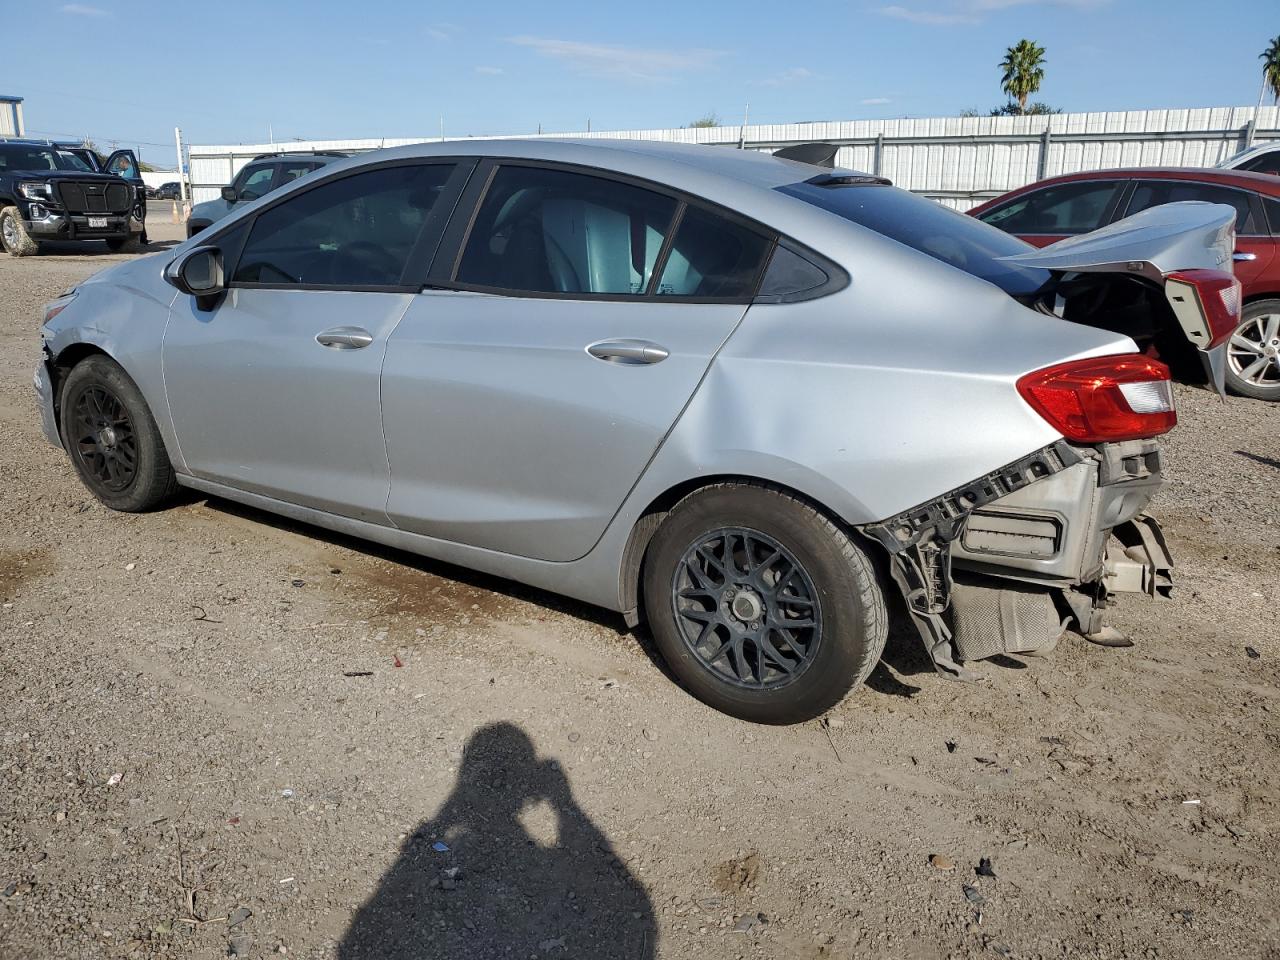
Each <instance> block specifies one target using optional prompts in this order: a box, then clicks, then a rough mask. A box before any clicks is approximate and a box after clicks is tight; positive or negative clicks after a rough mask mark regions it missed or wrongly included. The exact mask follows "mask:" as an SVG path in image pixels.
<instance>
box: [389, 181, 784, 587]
mask: <svg viewBox="0 0 1280 960" xmlns="http://www.w3.org/2000/svg"><path fill="white" fill-rule="evenodd" d="M480 176H481V174H480V173H477V180H478V179H479V178H480ZM673 224H676V226H673ZM673 231H674V239H673V241H672V243H671V245H670V247H671V249H670V253H669V255H668V254H666V253H665V252H664V251H665V248H664V240H666V239H667V237H668V235H669V234H671V233H672V232H673ZM771 244H772V238H771V237H767V236H764V235H762V234H761V233H759V232H756V231H755V230H753V229H750V228H749V227H747V226H745V225H743V224H740V223H738V222H736V221H732V220H731V219H729V218H727V217H726V216H723V215H721V214H717V213H715V212H712V211H709V210H704V209H702V208H700V207H694V206H689V207H683V206H682V205H681V204H680V203H679V201H677V200H676V199H674V198H672V197H668V196H666V195H663V194H661V193H659V192H657V191H651V190H648V189H643V188H641V187H639V186H636V185H634V184H631V183H624V182H621V181H617V180H610V179H605V178H602V177H595V176H588V175H586V174H582V173H575V172H568V171H564V170H558V169H555V168H547V167H532V166H519V165H504V166H502V167H500V168H499V169H498V170H497V172H496V174H495V175H494V177H493V179H492V181H491V184H490V186H489V188H488V192H487V194H486V195H485V197H484V199H483V202H481V203H480V205H479V210H478V213H477V215H476V217H475V222H474V226H472V228H471V230H470V237H469V239H467V240H466V242H465V245H464V246H463V249H462V254H461V256H460V257H459V258H458V266H457V269H456V270H453V268H452V261H450V267H449V270H448V271H446V273H445V275H444V276H442V277H438V278H437V279H438V281H439V282H438V283H436V286H438V287H444V288H446V289H433V290H428V291H426V292H423V293H421V294H419V295H418V296H416V297H414V301H413V303H412V305H411V306H410V307H409V309H408V311H407V313H406V314H405V316H404V319H403V320H402V321H401V323H400V325H399V326H398V327H397V328H396V331H395V332H394V333H393V334H392V336H391V339H390V342H389V344H388V349H387V361H386V365H385V368H384V372H383V380H382V398H383V425H384V431H385V434H386V438H387V448H388V450H387V452H388V457H389V460H390V464H391V478H392V480H391V495H390V498H389V500H388V513H389V515H390V518H391V520H392V522H394V523H395V524H396V525H397V526H400V527H402V528H404V529H408V530H412V531H414V532H418V533H422V534H426V535H429V536H433V537H437V538H441V539H445V540H451V541H456V542H461V543H466V544H470V545H473V546H479V547H484V548H487V549H491V550H496V551H501V552H503V553H510V554H515V555H519V556H524V557H534V558H538V559H544V560H558V561H563V560H573V559H576V558H578V557H581V556H583V555H584V554H586V553H587V552H588V551H589V550H590V549H591V547H592V546H593V545H594V544H595V542H596V541H597V540H598V539H599V537H600V536H601V535H602V534H603V532H604V530H605V528H606V527H607V526H608V523H609V521H610V520H611V519H612V517H613V515H614V514H615V513H616V512H617V510H618V508H619V507H620V506H621V505H622V502H623V500H624V499H625V498H626V496H627V494H628V492H629V491H630V490H631V488H632V486H633V485H634V484H635V482H636V480H637V479H638V478H639V477H640V475H641V474H642V473H643V471H644V469H645V467H646V465H647V464H648V462H649V460H650V459H651V458H652V457H653V455H654V453H655V452H656V450H657V448H658V446H659V444H660V443H661V442H662V439H663V437H664V436H665V435H666V434H667V432H668V431H669V430H670V429H671V427H672V425H673V424H674V422H675V420H676V418H677V417H678V416H679V415H680V412H681V410H682V409H683V408H684V406H685V404H686V403H687V402H688V400H689V398H690V397H691V396H692V394H693V392H694V390H695V389H697V386H698V383H699V382H700V380H701V379H702V377H703V375H704V374H705V373H706V371H707V368H708V365H709V364H710V363H711V361H712V358H713V357H714V355H715V353H716V351H717V349H718V348H719V347H720V345H721V344H722V343H723V342H724V341H725V339H726V338H727V337H728V336H729V334H730V333H731V332H732V331H733V329H734V327H735V326H736V325H737V323H738V322H739V320H741V318H742V316H743V314H744V313H745V311H746V309H747V304H748V303H749V301H750V298H751V296H752V295H753V293H754V291H755V285H756V282H757V279H758V277H759V274H760V272H761V269H762V268H763V265H764V262H765V260H766V259H767V256H768V253H769V250H770V249H771ZM445 252H447V251H442V256H443V254H444V253H445ZM439 259H441V258H438V261H439ZM445 259H448V258H445ZM435 272H436V271H433V273H435Z"/></svg>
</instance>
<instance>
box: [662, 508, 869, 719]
mask: <svg viewBox="0 0 1280 960" xmlns="http://www.w3.org/2000/svg"><path fill="white" fill-rule="evenodd" d="M644 593H645V610H646V613H647V614H648V619H649V625H650V628H651V629H652V631H653V636H654V641H655V642H656V644H657V646H658V649H659V650H660V651H661V653H662V656H663V658H664V659H665V660H666V662H667V664H668V666H670V668H671V670H672V672H674V673H675V674H676V676H677V677H678V678H679V679H680V681H681V682H682V683H683V684H684V685H685V686H686V687H687V688H688V689H689V691H690V692H691V693H693V695H694V696H696V697H698V699H700V700H702V701H703V702H704V703H707V704H709V705H710V706H713V707H715V708H716V709H717V710H721V711H723V712H724V713H727V714H730V715H732V716H735V717H739V718H741V719H743V720H751V721H754V722H756V723H777V724H780V723H798V722H800V721H803V720H809V719H812V718H814V717H817V716H820V715H821V714H822V713H824V712H825V711H827V710H829V709H830V708H831V707H833V706H835V705H836V704H837V703H839V702H840V701H841V700H842V699H843V698H844V697H845V695H846V694H847V693H848V692H849V691H850V690H852V689H853V688H854V687H855V686H857V685H858V684H859V683H861V682H862V681H863V680H865V679H866V677H867V675H868V674H870V672H871V671H872V669H873V668H874V667H875V665H876V664H877V663H878V662H879V660H880V654H881V652H882V651H883V650H884V644H885V639H886V637H887V635H888V616H887V613H886V611H885V603H884V595H883V593H882V591H881V588H880V583H879V581H878V579H877V577H876V574H875V570H874V569H873V567H872V564H871V560H870V558H869V557H868V556H867V554H866V552H865V551H864V550H863V549H862V548H861V547H860V546H859V545H858V544H857V543H855V542H854V541H853V539H852V538H851V537H850V536H849V535H848V534H847V533H846V532H845V531H844V530H842V529H841V528H840V527H839V526H837V525H836V524H835V523H833V522H832V521H831V520H830V519H829V518H828V517H826V516H825V515H824V514H822V513H821V512H819V511H818V510H816V509H814V508H813V507H812V506H810V505H809V504H808V503H805V502H804V501H802V500H800V499H798V498H797V497H794V496H792V495H791V494H788V493H785V492H783V491H781V490H776V489H774V488H771V487H766V486H763V485H759V484H749V483H740V484H718V485H716V486H712V487H707V488H704V489H702V490H699V491H698V492H696V493H693V494H691V495H690V496H688V497H686V498H685V499H684V500H682V501H681V502H680V503H678V504H677V505H676V506H675V507H674V508H673V509H672V511H671V513H670V514H669V515H668V516H667V518H666V519H665V520H664V521H663V524H662V526H661V527H659V529H658V532H657V533H656V534H655V535H654V538H653V542H652V543H651V544H650V546H649V550H648V551H647V553H646V559H645V573H644Z"/></svg>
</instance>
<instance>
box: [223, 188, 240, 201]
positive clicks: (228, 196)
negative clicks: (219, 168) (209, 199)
mask: <svg viewBox="0 0 1280 960" xmlns="http://www.w3.org/2000/svg"><path fill="white" fill-rule="evenodd" d="M222 199H223V200H225V201H227V203H235V202H236V201H237V200H239V199H240V195H239V194H238V193H236V188H235V187H223V188H222Z"/></svg>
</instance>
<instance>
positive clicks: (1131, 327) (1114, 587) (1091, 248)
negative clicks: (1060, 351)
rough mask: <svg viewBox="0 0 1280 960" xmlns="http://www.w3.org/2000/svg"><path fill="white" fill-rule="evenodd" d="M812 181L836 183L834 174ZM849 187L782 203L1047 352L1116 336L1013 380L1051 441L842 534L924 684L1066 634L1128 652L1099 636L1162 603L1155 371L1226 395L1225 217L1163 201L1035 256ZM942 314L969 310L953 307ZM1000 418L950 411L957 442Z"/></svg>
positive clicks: (1226, 211) (1166, 414) (1168, 565)
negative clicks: (885, 240)
mask: <svg viewBox="0 0 1280 960" xmlns="http://www.w3.org/2000/svg"><path fill="white" fill-rule="evenodd" d="M815 182H825V184H826V186H827V189H828V190H830V188H831V187H833V186H839V185H840V184H839V182H838V178H836V177H828V178H827V179H826V180H825V181H824V178H814V180H813V181H810V182H809V183H810V184H813V183H815ZM852 184H853V181H849V185H848V186H847V187H846V189H848V190H849V192H848V193H846V194H845V195H844V196H843V197H839V198H838V199H828V197H818V195H817V194H815V193H814V192H813V191H812V190H811V189H810V188H809V187H808V186H807V185H806V187H805V190H806V191H808V195H804V193H802V192H801V191H796V192H797V195H800V197H801V199H806V200H809V201H810V202H814V203H816V204H817V205H819V206H823V207H825V208H827V209H829V210H832V212H837V213H839V214H840V215H842V216H844V217H845V218H846V219H849V220H852V221H854V222H856V223H859V224H860V225H862V226H867V227H870V228H871V229H873V230H876V231H877V232H880V233H883V234H885V235H887V236H889V237H890V238H891V239H894V240H897V241H898V242H900V243H903V244H905V245H907V246H910V247H913V248H914V249H916V250H918V251H920V252H922V253H926V254H928V255H929V256H931V257H933V258H934V259H936V260H940V261H942V262H943V263H948V264H950V265H951V266H955V267H957V268H959V269H960V270H962V271H964V272H966V273H969V274H971V275H973V276H977V277H979V278H980V279H984V280H987V281H988V282H990V283H992V284H994V285H995V286H997V287H999V288H1001V289H1002V290H1003V291H1004V292H1005V293H1006V294H1007V295H1008V297H1009V298H1010V299H1012V300H1013V301H1016V302H1017V304H1019V305H1020V307H1022V308H1023V310H1024V311H1029V312H1034V313H1037V314H1040V315H1041V316H1042V319H1043V323H1044V324H1045V326H1044V334H1045V340H1046V342H1047V341H1050V340H1052V339H1053V337H1054V336H1055V333H1056V332H1060V331H1062V330H1063V329H1065V327H1064V324H1065V325H1070V326H1072V327H1077V328H1078V327H1089V328H1093V329H1095V330H1097V331H1102V332H1107V333H1111V334H1115V335H1117V337H1118V339H1116V340H1112V341H1111V342H1110V349H1108V350H1106V351H1105V352H1097V351H1087V352H1086V353H1087V354H1088V355H1077V356H1063V357H1062V358H1061V359H1059V360H1058V361H1057V362H1049V363H1042V364H1038V365H1036V366H1033V367H1030V368H1029V369H1026V370H1024V371H1022V372H1021V373H1020V374H1019V375H1018V376H1017V377H1016V380H1014V381H1013V386H1014V387H1015V389H1016V394H1017V400H1016V401H1015V400H1013V398H1012V397H1010V398H1009V399H1010V401H1011V402H1020V403H1021V404H1022V405H1024V409H1029V410H1031V411H1034V413H1035V414H1036V415H1038V416H1039V417H1040V418H1041V419H1042V420H1043V421H1044V423H1045V424H1046V425H1047V426H1049V427H1050V428H1051V429H1052V431H1053V432H1054V433H1055V434H1057V439H1055V440H1052V441H1051V442H1048V443H1046V444H1044V445H1042V446H1041V447H1039V448H1038V449H1034V450H1029V451H1027V452H1026V453H1025V454H1024V455H1022V456H1019V457H1017V458H1015V459H1012V460H1009V461H1008V462H1006V463H1004V464H1003V465H1002V466H999V467H997V468H995V469H988V470H984V471H982V472H981V473H978V474H976V475H975V476H973V478H972V479H971V480H970V481H968V482H965V483H962V484H960V485H956V486H952V487H951V488H950V489H947V490H945V491H942V492H940V493H939V494H938V495H937V496H935V497H932V498H929V499H927V500H924V501H922V502H918V503H916V504H914V505H913V506H911V507H909V508H907V509H904V510H900V511H896V512H895V513H893V514H892V515H891V516H888V517H885V518H883V519H881V520H877V521H875V522H871V523H863V524H857V525H856V529H858V530H859V531H860V532H861V533H862V534H864V535H865V536H866V537H868V538H869V539H871V540H873V541H875V542H876V543H877V544H878V545H879V546H880V547H881V548H882V549H883V551H884V552H885V553H886V554H887V556H888V561H889V563H888V565H889V571H890V573H891V575H892V579H893V580H894V582H895V583H896V585H897V586H898V588H899V589H900V591H901V593H902V595H903V597H904V599H905V600H906V604H907V608H908V610H909V612H910V615H911V617H912V619H913V621H914V623H915V626H916V628H917V630H918V631H919V633H920V635H921V637H922V639H923V640H924V642H925V645H926V647H927V649H928V652H929V656H930V659H931V660H932V662H933V664H934V666H935V668H936V670H937V671H938V673H939V674H940V675H941V676H944V677H948V678H953V679H975V678H976V675H975V674H974V673H973V672H972V671H971V670H970V669H968V668H967V667H966V664H967V663H969V662H972V661H978V660H984V659H988V658H991V657H996V656H999V655H1002V654H1033V655H1034V654H1043V653H1047V652H1048V651H1049V650H1052V649H1053V648H1054V647H1055V646H1056V645H1057V643H1058V641H1059V639H1060V638H1061V636H1062V635H1063V633H1064V632H1065V631H1066V630H1067V629H1068V628H1074V629H1075V630H1076V631H1078V632H1079V633H1080V634H1082V635H1083V636H1084V637H1085V638H1086V639H1089V640H1092V641H1094V642H1097V643H1100V644H1104V645H1128V644H1129V642H1130V641H1128V639H1127V638H1126V637H1124V636H1123V635H1122V634H1120V633H1119V631H1117V630H1115V629H1114V628H1112V627H1110V626H1109V625H1108V624H1107V623H1106V611H1107V609H1108V607H1109V606H1111V605H1112V604H1113V602H1114V598H1115V596H1116V595H1117V594H1119V593H1141V594H1145V595H1146V596H1148V597H1151V598H1160V597H1167V596H1168V595H1169V593H1170V591H1171V589H1172V586H1173V558H1172V556H1171V554H1170V551H1169V548H1168V546H1167V544H1166V542H1165V539H1164V537H1163V535H1162V533H1161V530H1160V526H1159V524H1158V523H1157V521H1156V520H1155V519H1154V518H1153V517H1152V516H1150V515H1149V514H1148V512H1147V511H1148V508H1149V506H1150V504H1151V501H1152V499H1153V498H1154V497H1155V495H1156V493H1157V491H1158V490H1159V489H1160V487H1161V485H1162V483H1163V463H1162V452H1161V444H1160V437H1161V436H1162V435H1163V434H1165V433H1167V432H1168V431H1169V430H1171V429H1172V428H1173V427H1174V426H1175V425H1176V423H1177V416H1176V412H1175V410H1174V401H1173V392H1172V387H1171V376H1170V369H1169V367H1168V366H1167V365H1166V364H1165V363H1164V362H1162V361H1161V360H1160V359H1157V357H1158V356H1165V357H1173V358H1176V360H1178V361H1186V360H1188V359H1189V358H1191V357H1197V356H1198V358H1199V366H1201V367H1202V368H1203V370H1204V372H1205V375H1206V376H1207V378H1208V379H1209V381H1210V382H1211V383H1212V384H1213V385H1214V386H1215V387H1216V388H1217V389H1218V390H1219V392H1221V391H1222V374H1223V365H1224V353H1225V345H1226V341H1227V339H1228V338H1229V336H1230V334H1231V331H1232V330H1234V328H1235V326H1236V325H1237V324H1238V322H1239V309H1240V296H1239V293H1240V287H1239V284H1238V283H1237V282H1236V281H1235V278H1234V276H1233V275H1232V274H1231V272H1230V262H1231V261H1230V256H1231V251H1232V249H1233V244H1234V231H1233V224H1234V212H1233V211H1232V210H1231V209H1230V208H1228V207H1225V206H1218V205H1212V204H1202V203H1185V204H1172V205H1167V206H1164V207H1160V208H1155V209H1152V210H1150V211H1147V212H1145V213H1144V214H1139V215H1137V216H1135V217H1132V218H1129V219H1128V220H1126V221H1121V222H1119V223H1117V224H1113V225H1112V226H1111V227H1109V228H1107V229H1106V230H1104V231H1098V232H1096V233H1094V234H1089V235H1085V236H1082V237H1079V238H1074V239H1073V240H1072V241H1070V242H1064V243H1059V244H1056V245H1054V246H1051V247H1048V248H1045V249H1043V250H1035V249H1033V248H1031V247H1030V246H1028V245H1025V244H1023V243H1022V242H1021V241H1014V244H1016V249H1014V248H1011V246H1010V245H1009V244H1008V243H1007V241H1005V240H1003V239H1001V238H999V237H995V236H990V235H987V234H985V233H972V234H964V233H963V231H962V230H959V229H958V235H960V236H961V240H960V241H959V242H956V241H955V239H954V238H955V237H956V236H957V233H955V232H948V231H946V230H944V229H943V228H942V227H941V221H940V225H939V227H938V228H937V229H932V228H930V227H929V226H928V221H929V220H930V219H931V218H933V217H935V216H938V217H943V216H945V215H942V214H935V213H933V212H930V211H927V210H924V209H923V208H921V209H919V210H918V214H919V216H917V217H915V218H912V217H907V216H903V210H902V209H895V207H901V206H902V205H910V204H912V203H913V200H907V199H894V200H885V201H881V200H879V199H877V198H874V197H873V195H872V194H870V193H869V192H868V191H869V190H873V189H876V188H875V187H867V186H861V187H854V186H853V185H852ZM855 191H856V192H855ZM894 193H895V194H899V195H901V192H900V191H894ZM828 196H830V195H829V194H828ZM882 207H883V208H884V209H881V208H882ZM922 224H923V225H922ZM943 237H945V238H946V239H945V242H944V241H943V240H942V239H939V238H943ZM1006 269H1007V270H1008V271H1009V272H1007V273H1006V272H1004V271H1005V270H1006ZM922 287H923V285H922ZM975 307H976V301H975ZM956 308H957V310H960V311H966V310H968V309H970V305H969V303H968V301H967V299H960V300H959V301H958V302H957V304H956ZM1000 312H1001V313H1005V312H1006V311H1000ZM1020 313H1021V311H1020ZM1009 316H1010V320H1011V322H1010V325H1009V331H1008V336H1006V337H1001V336H995V337H993V338H992V339H991V340H990V342H989V344H988V346H989V349H990V350H991V351H994V352H996V353H999V352H1001V351H1005V352H1007V353H1008V355H1009V356H1010V357H1013V356H1021V355H1024V354H1025V355H1026V356H1027V357H1029V358H1030V357H1032V356H1034V355H1035V354H1036V353H1037V350H1036V349H1035V344H1034V341H1033V340H1032V339H1029V338H1028V337H1027V335H1026V327H1025V326H1024V324H1023V323H1022V321H1023V320H1024V319H1025V317H1023V316H1018V317H1017V318H1014V317H1013V315H1012V314H1010V315H1009ZM1015 319H1016V322H1012V321H1014V320H1015ZM1099 342H1100V343H1101V341H1099ZM1011 365H1012V361H1010V363H1008V364H1005V365H1004V369H1006V370H1007V369H1009V367H1010V366H1011ZM995 366H997V367H999V366H1000V364H995ZM906 382H908V383H909V382H912V381H911V380H910V379H909V380H907V381H906ZM1008 415H1009V414H1008V411H1006V410H1004V409H1003V405H1002V404H1001V405H998V408H992V407H991V405H990V404H988V403H985V402H976V403H965V402H963V401H962V402H958V403H957V404H956V406H955V408H954V410H953V418H954V422H955V424H956V427H955V429H956V430H957V431H958V432H965V431H968V430H971V429H972V423H970V422H968V421H969V420H971V419H973V418H977V419H979V420H982V419H987V420H988V421H989V423H988V427H989V429H991V430H995V431H999V430H1001V429H1002V423H1003V421H1004V419H1005V418H1006V417H1007V416H1008Z"/></svg>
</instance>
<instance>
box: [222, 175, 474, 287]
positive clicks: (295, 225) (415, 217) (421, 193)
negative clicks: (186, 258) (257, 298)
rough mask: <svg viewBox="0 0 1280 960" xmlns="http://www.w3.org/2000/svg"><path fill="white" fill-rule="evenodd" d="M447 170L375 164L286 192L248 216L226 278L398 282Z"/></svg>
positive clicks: (279, 282) (276, 282)
mask: <svg viewBox="0 0 1280 960" xmlns="http://www.w3.org/2000/svg"><path fill="white" fill-rule="evenodd" d="M453 169H454V167H453V165H452V164H444V163H437V164H414V165H410V166H400V167H382V168H379V169H375V170H369V171H366V172H364V173H357V174H353V175H351V176H348V177H343V178H341V179H339V180H332V181H330V182H328V183H324V184H321V185H320V186H318V187H314V188H312V189H309V190H303V191H302V192H300V193H296V194H294V195H292V196H290V197H288V198H287V199H285V200H284V201H283V202H282V203H278V204H276V205H275V206H273V207H271V208H270V209H268V210H265V211H263V212H262V213H261V214H259V215H258V216H257V217H256V218H255V219H254V221H253V229H252V230H251V232H250V234H249V238H248V240H247V241H246V242H245V247H244V251H243V252H242V253H241V255H240V261H239V264H238V265H237V267H236V271H235V275H234V277H233V282H234V283H237V284H256V285H262V284H265V285H270V286H276V287H278V286H321V287H351V286H399V285H400V284H401V278H402V276H403V274H404V272H405V267H406V266H407V264H408V261H409V255H410V253H411V252H412V250H413V247H414V244H415V242H416V241H417V239H418V236H419V234H420V233H421V232H422V229H423V227H424V225H425V224H426V222H427V215H428V214H429V213H430V212H431V209H432V207H433V206H434V205H435V203H436V200H437V199H438V198H439V196H440V194H441V193H442V192H443V190H444V187H445V184H446V183H447V182H448V180H449V176H450V174H451V173H452V172H453Z"/></svg>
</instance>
